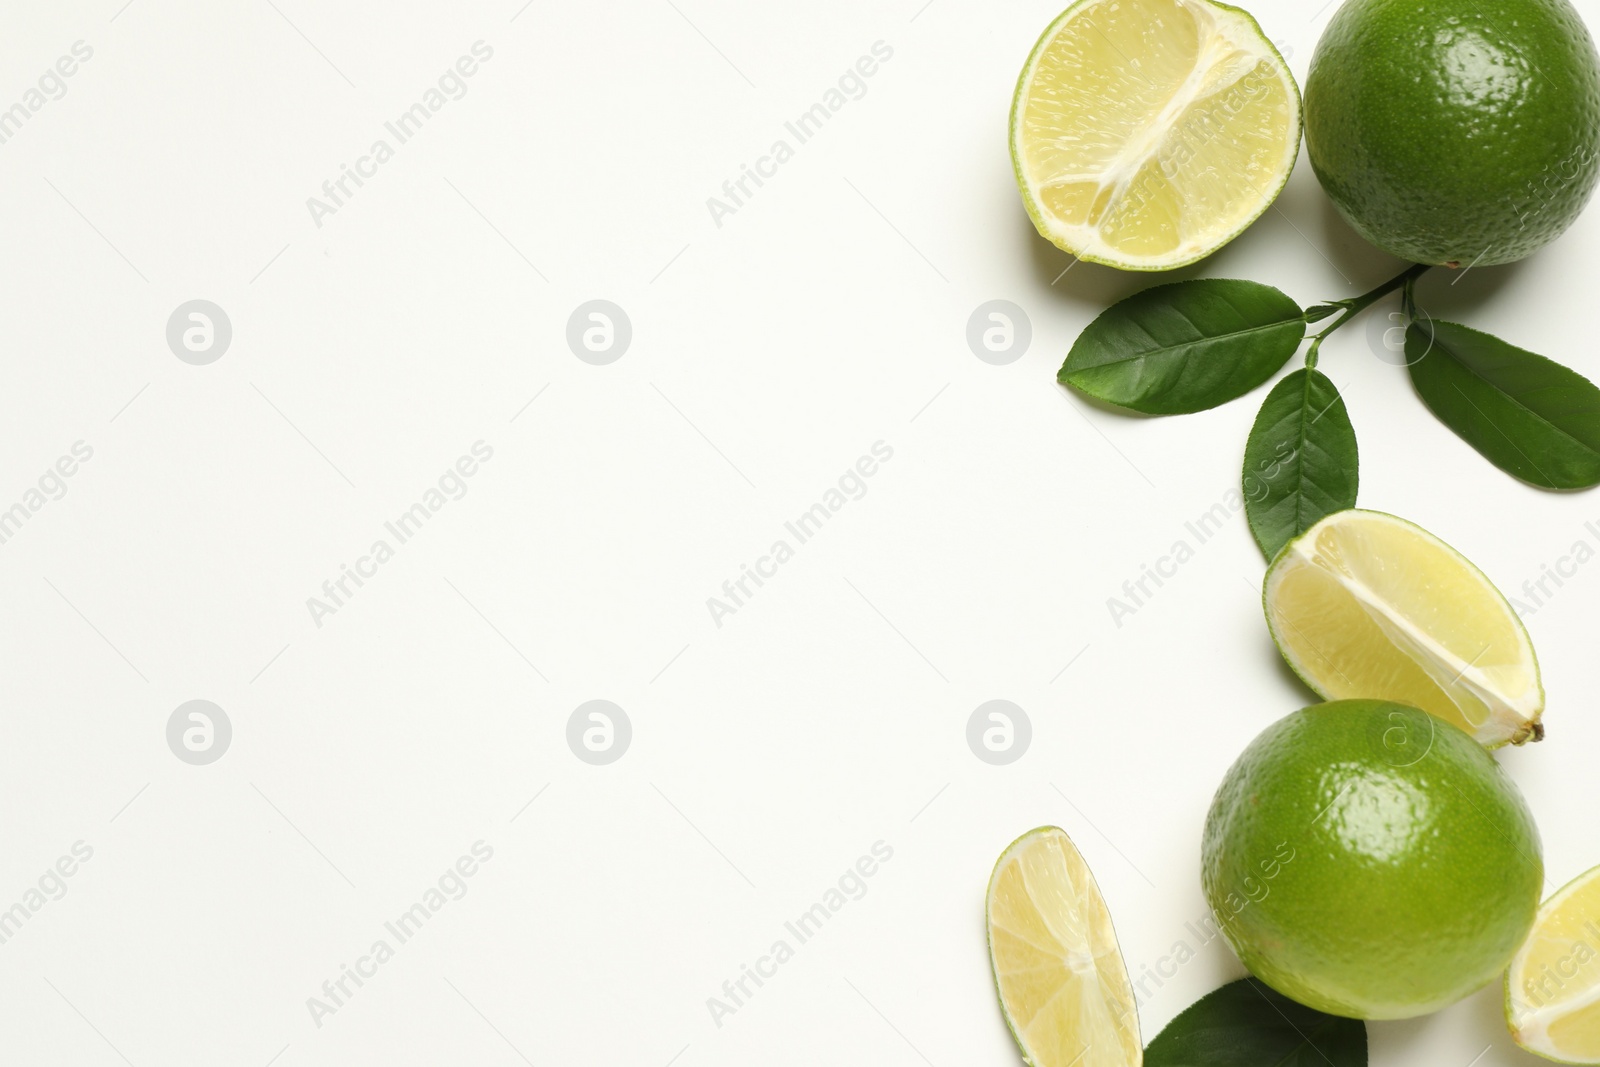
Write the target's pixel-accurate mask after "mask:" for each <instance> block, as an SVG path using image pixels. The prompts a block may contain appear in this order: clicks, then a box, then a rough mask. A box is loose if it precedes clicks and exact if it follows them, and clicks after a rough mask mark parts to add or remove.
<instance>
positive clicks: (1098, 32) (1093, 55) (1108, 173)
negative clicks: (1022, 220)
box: [1011, 0, 1300, 270]
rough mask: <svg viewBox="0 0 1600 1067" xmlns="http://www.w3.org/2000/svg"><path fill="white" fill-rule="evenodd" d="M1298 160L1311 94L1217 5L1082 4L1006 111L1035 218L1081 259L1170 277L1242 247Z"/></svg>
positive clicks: (1198, 0) (1230, 11)
mask: <svg viewBox="0 0 1600 1067" xmlns="http://www.w3.org/2000/svg"><path fill="white" fill-rule="evenodd" d="M1299 153H1300V90H1299V89H1298V88H1297V87H1296V86H1295V83H1294V78H1293V76H1292V75H1291V74H1290V73H1289V68H1288V67H1287V66H1285V65H1284V62H1283V58H1282V57H1281V56H1280V55H1278V52H1277V49H1275V48H1273V47H1272V44H1271V42H1269V41H1268V40H1267V39H1266V37H1264V36H1263V35H1262V33H1261V27H1259V26H1258V25H1256V22H1255V20H1254V19H1252V18H1251V17H1250V16H1249V15H1247V14H1246V13H1244V12H1243V11H1240V10H1239V9H1238V8H1233V7H1228V6H1227V5H1225V4H1217V3H1212V2H1211V0H1080V2H1079V3H1076V4H1074V5H1073V6H1072V7H1069V8H1068V9H1067V10H1066V11H1064V12H1062V13H1061V15H1060V16H1058V17H1057V18H1056V20H1055V21H1054V22H1052V23H1051V24H1050V27H1049V28H1048V29H1046V30H1045V31H1044V35H1043V36H1042V37H1040V38H1039V43H1038V44H1036V45H1035V46H1034V48H1033V54H1032V55H1030V56H1029V57H1028V62H1027V65H1026V66H1024V67H1023V68H1022V77H1021V78H1019V79H1018V81H1017V92H1016V96H1015V97H1014V98H1013V100H1012V104H1011V160H1012V164H1013V165H1014V166H1015V168H1016V173H1017V184H1018V185H1019V186H1021V188H1022V202H1023V204H1024V205H1025V206H1026V207H1027V210H1028V215H1029V217H1030V218H1032V219H1033V224H1034V225H1035V226H1037V227H1038V229H1039V232H1040V233H1041V234H1043V235H1044V237H1045V238H1046V239H1047V240H1049V241H1051V242H1053V243H1054V244H1055V245H1056V246H1057V247H1059V248H1062V249H1064V250H1066V251H1068V252H1071V253H1072V254H1073V255H1075V256H1077V257H1078V258H1079V259H1086V260H1089V261H1090V262H1093V263H1104V264H1107V265H1109V266H1112V267H1120V268H1122V269H1123V270H1169V269H1171V268H1173V267H1181V266H1184V265H1185V264H1188V263H1193V262H1194V261H1196V260H1198V259H1203V258H1204V257H1206V256H1209V255H1210V254H1211V253H1213V252H1215V251H1216V250H1217V249H1219V248H1221V247H1222V246H1223V245H1225V244H1227V243H1228V242H1229V241H1231V240H1233V239H1234V238H1235V237H1237V236H1238V235H1239V233H1240V232H1241V231H1243V230H1244V228H1245V227H1246V226H1249V225H1250V223H1252V222H1254V221H1255V219H1256V218H1257V216H1259V215H1260V214H1261V213H1262V212H1264V211H1266V210H1267V208H1268V207H1269V206H1271V204H1272V202H1273V201H1274V200H1276V199H1277V197H1278V193H1279V192H1281V191H1282V189H1283V186H1284V183H1285V182H1287V181H1288V180H1289V173H1290V171H1292V170H1293V169H1294V163H1295V158H1296V157H1297V156H1298V155H1299Z"/></svg>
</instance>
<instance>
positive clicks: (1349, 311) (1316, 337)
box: [1306, 263, 1433, 368]
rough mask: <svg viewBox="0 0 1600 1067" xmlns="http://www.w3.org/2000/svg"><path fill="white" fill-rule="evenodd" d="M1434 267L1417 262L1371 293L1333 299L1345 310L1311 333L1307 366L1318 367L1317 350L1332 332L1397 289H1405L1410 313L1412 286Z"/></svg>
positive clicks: (1405, 297) (1413, 305)
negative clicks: (1317, 330) (1346, 298)
mask: <svg viewBox="0 0 1600 1067" xmlns="http://www.w3.org/2000/svg"><path fill="white" fill-rule="evenodd" d="M1432 269H1433V267H1432V266H1430V265H1429V264H1426V263H1417V264H1415V265H1413V266H1411V267H1410V268H1408V269H1407V270H1406V271H1405V272H1404V273H1401V274H1397V275H1395V276H1394V277H1393V278H1390V279H1389V280H1388V281H1386V282H1384V283H1383V284H1382V285H1380V286H1378V287H1377V288H1376V289H1374V290H1372V292H1370V293H1364V294H1362V295H1361V296H1358V297H1354V298H1352V299H1350V300H1335V301H1333V303H1334V304H1335V305H1337V306H1338V307H1341V308H1343V309H1344V312H1343V313H1342V314H1341V315H1340V316H1339V317H1338V318H1336V319H1334V320H1333V321H1332V322H1331V323H1329V324H1328V325H1327V326H1325V327H1323V328H1322V330H1321V331H1320V332H1318V333H1315V334H1312V335H1311V348H1310V349H1309V350H1308V351H1307V352H1306V366H1307V367H1310V368H1314V367H1316V365H1317V350H1318V349H1320V348H1321V347H1322V342H1323V341H1324V340H1325V339H1326V338H1327V336H1328V335H1329V334H1330V333H1333V332H1334V331H1335V330H1337V329H1339V328H1340V327H1341V326H1343V325H1344V324H1345V323H1347V322H1349V321H1350V320H1351V319H1353V318H1355V317H1356V316H1357V315H1359V314H1361V313H1362V312H1363V311H1365V310H1367V308H1369V307H1371V306H1372V305H1373V304H1375V303H1377V302H1378V301H1379V300H1381V299H1383V298H1384V297H1386V296H1388V295H1389V294H1390V293H1392V292H1394V291H1395V290H1396V289H1400V288H1402V287H1403V288H1404V289H1405V294H1404V296H1403V297H1402V299H1403V300H1404V302H1405V307H1406V309H1407V312H1408V314H1409V312H1410V310H1411V309H1413V308H1415V306H1416V305H1415V304H1414V303H1413V301H1412V287H1413V286H1414V285H1415V284H1416V281H1417V279H1418V278H1420V277H1422V276H1423V275H1424V274H1426V273H1427V272H1428V271H1430V270H1432Z"/></svg>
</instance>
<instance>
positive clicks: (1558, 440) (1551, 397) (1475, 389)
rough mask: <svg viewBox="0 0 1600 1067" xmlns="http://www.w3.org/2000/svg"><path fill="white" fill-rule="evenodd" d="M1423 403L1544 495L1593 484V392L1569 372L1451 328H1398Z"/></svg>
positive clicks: (1596, 437)
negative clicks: (1402, 330) (1403, 335)
mask: <svg viewBox="0 0 1600 1067" xmlns="http://www.w3.org/2000/svg"><path fill="white" fill-rule="evenodd" d="M1406 362H1407V363H1409V364H1410V365H1411V381H1412V384H1414V385H1415V386H1416V388H1417V393H1418V395H1420V396H1421V397H1422V400H1423V403H1425V404H1427V405H1428V408H1429V409H1430V410H1431V411H1432V412H1433V413H1434V414H1435V415H1437V416H1438V417H1439V420H1440V421H1441V422H1443V423H1444V424H1445V425H1446V426H1448V427H1450V428H1451V429H1452V430H1454V431H1455V432H1456V433H1458V434H1460V435H1461V437H1462V439H1464V440H1465V441H1466V442H1467V444H1469V445H1471V446H1472V447H1473V448H1476V449H1477V450H1478V451H1479V452H1481V453H1483V455H1484V458H1486V459H1487V460H1488V461H1489V462H1490V463H1493V464H1494V465H1495V466H1496V467H1499V468H1500V469H1501V470H1503V471H1505V472H1506V473H1507V474H1510V475H1513V476H1515V477H1517V478H1521V479H1522V480H1523V481H1525V482H1531V483H1532V484H1534V485H1538V486H1542V487H1544V488H1546V489H1588V488H1589V487H1591V486H1594V485H1600V389H1596V388H1595V386H1594V383H1593V382H1591V381H1589V379H1587V378H1585V377H1583V375H1581V374H1579V373H1577V372H1576V371H1573V370H1569V369H1567V368H1566V367H1563V366H1562V365H1561V364H1559V363H1556V362H1555V361H1553V360H1549V359H1546V358H1545V357H1543V356H1540V355H1535V354H1534V353H1532V352H1528V351H1525V350H1523V349H1521V348H1517V347H1516V346H1515V345H1510V344H1507V343H1506V342H1504V341H1502V340H1500V339H1499V338H1498V337H1491V336H1490V335H1489V334H1486V333H1481V332H1479V331H1478V330H1474V329H1470V328H1469V327H1466V326H1460V325H1457V324H1456V323H1453V322H1439V321H1437V320H1429V319H1427V318H1426V317H1424V318H1422V319H1420V320H1413V321H1412V323H1411V325H1410V326H1408V327H1407V328H1406Z"/></svg>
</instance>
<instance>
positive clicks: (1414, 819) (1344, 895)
mask: <svg viewBox="0 0 1600 1067" xmlns="http://www.w3.org/2000/svg"><path fill="white" fill-rule="evenodd" d="M1201 880H1202V883H1203V885H1204V888H1205V894H1206V900H1207V901H1208V902H1209V903H1210V905H1211V909H1212V911H1213V913H1215V915H1216V918H1217V924H1218V926H1219V928H1220V929H1221V930H1222V933H1223V935H1224V936H1225V937H1226V938H1227V940H1228V943H1229V944H1230V945H1232V946H1233V949H1234V951H1235V952H1237V953H1238V954H1239V959H1240V960H1242V961H1243V962H1244V965H1245V966H1246V967H1248V968H1249V969H1250V971H1251V972H1252V973H1253V974H1255V976H1256V977H1258V978H1260V979H1261V980H1262V981H1264V982H1266V983H1267V984H1268V985H1270V986H1271V987H1272V988H1274V989H1276V990H1277V991H1278V992H1280V993H1283V994H1284V995H1285V996H1288V997H1291V998H1293V999H1294V1000H1297V1001H1299V1002H1300V1003H1302V1004H1305V1005H1307V1006H1308V1007H1312V1008H1316V1009H1318V1010H1320V1011H1324V1012H1328V1013H1330V1014H1333V1015H1346V1016H1351V1017H1354V1018H1358V1019H1403V1018H1409V1017H1411V1016H1414V1015H1422V1014H1425V1013H1427V1012H1431V1011H1436V1010H1438V1009H1439V1008H1442V1007H1444V1006H1446V1005H1447V1004H1452V1003H1454V1002H1455V1001H1457V1000H1460V999H1461V998H1462V997H1464V996H1466V995H1467V994H1468V993H1471V992H1473V991H1474V990H1476V989H1478V988H1480V987H1481V986H1483V985H1485V984H1487V983H1488V982H1490V981H1492V980H1493V979H1494V978H1495V977H1497V976H1498V975H1499V974H1500V972H1502V971H1504V970H1505V969H1506V965H1507V964H1508V963H1509V962H1510V960H1511V956H1512V954H1513V953H1514V952H1515V951H1516V950H1517V948H1518V947H1519V946H1520V945H1521V944H1522V941H1523V939H1524V938H1525V937H1526V936H1527V934H1528V930H1529V929H1530V928H1531V927H1532V925H1533V917H1534V914H1535V912H1536V911H1537V910H1538V907H1539V897H1540V892H1541V889H1542V887H1543V884H1544V861H1543V859H1542V857H1541V852H1540V847H1539V831H1538V829H1537V828H1536V827H1535V826H1534V823H1533V816H1532V815H1531V814H1530V813H1529V811H1528V807H1527V804H1526V803H1524V801H1523V799H1522V795H1521V794H1520V793H1519V792H1517V788H1516V786H1514V785H1513V784H1512V783H1511V780H1510V779H1509V778H1507V777H1506V776H1505V774H1504V773H1502V771H1501V770H1500V768H1499V766H1498V765H1497V764H1496V763H1495V762H1494V758H1493V757H1492V756H1490V755H1489V754H1488V752H1486V751H1485V750H1484V748H1483V747H1482V746H1481V745H1479V744H1478V743H1477V742H1476V741H1474V740H1473V739H1472V738H1471V737H1470V736H1468V735H1467V734H1466V733H1465V732H1463V731H1461V730H1459V729H1457V728H1456V727H1454V726H1452V725H1450V724H1449V723H1447V722H1444V721H1443V720H1441V719H1436V718H1434V717H1433V716H1431V715H1429V714H1427V713H1426V712H1423V711H1418V710H1417V709H1416V708H1412V707H1407V706H1406V705H1404V704H1393V703H1390V702H1388V701H1382V700H1341V701H1335V702H1333V703H1329V704H1318V705H1316V706H1314V707H1309V708H1306V709H1304V710H1302V711H1297V712H1295V713H1294V714H1293V715H1290V716H1288V717H1287V718H1284V719H1281V720H1279V721H1278V722H1276V723H1274V724H1273V725H1271V726H1269V727H1268V728H1267V729H1266V730H1265V731H1263V732H1262V733H1261V735H1260V736H1259V737H1257V738H1256V739H1255V740H1254V741H1252V742H1251V743H1250V746H1249V747H1248V748H1246V749H1245V750H1244V753H1243V755H1241V756H1240V757H1239V759H1238V761H1237V762H1235V763H1234V765H1233V767H1232V768H1231V769H1230V770H1229V771H1228V774H1227V777H1226V778H1224V779H1223V781H1222V786H1221V787H1220V788H1219V789H1218V790H1217V795H1216V799H1214V800H1213V801H1212V803H1211V812H1210V814H1209V815H1208V816H1207V817H1206V829H1205V840H1204V844H1203V846H1202V863H1201Z"/></svg>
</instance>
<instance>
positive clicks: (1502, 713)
mask: <svg viewBox="0 0 1600 1067" xmlns="http://www.w3.org/2000/svg"><path fill="white" fill-rule="evenodd" d="M1262 600H1263V602H1264V604H1265V607H1266V612H1267V627H1268V628H1269V629H1270V630H1271V631H1272V639H1273V640H1274V641H1276V642H1277V643H1278V650H1279V651H1280V652H1282V653H1283V658H1284V659H1285V660H1287V661H1288V663H1289V666H1290V667H1292V668H1293V669H1294V672H1295V673H1296V674H1298V675H1299V676H1300V677H1301V678H1303V679H1304V680H1305V682H1306V684H1307V685H1309V686H1310V687H1311V688H1312V689H1313V690H1315V691H1316V693H1317V695H1319V696H1321V697H1323V698H1325V699H1328V700H1338V699H1342V698H1346V697H1370V698H1374V699H1379V700H1397V701H1399V702H1401V703H1402V704H1410V705H1412V706H1413V707H1418V708H1421V709H1422V710H1424V711H1427V712H1431V713H1432V714H1434V715H1437V716H1438V717H1439V718H1441V719H1443V720H1445V721H1446V722H1448V723H1451V724H1452V725H1455V726H1458V727H1460V728H1461V729H1463V730H1465V731H1467V732H1468V733H1470V734H1471V735H1472V736H1473V737H1475V738H1477V739H1478V741H1479V742H1480V743H1482V744H1484V745H1487V746H1489V747H1490V748H1494V747H1497V746H1499V745H1503V744H1505V743H1507V742H1511V743H1513V744H1522V743H1523V742H1524V741H1527V740H1530V739H1532V740H1538V739H1539V738H1542V737H1543V736H1544V727H1543V726H1542V725H1540V722H1539V716H1540V714H1541V713H1542V712H1543V711H1544V687H1543V686H1542V685H1541V683H1540V681H1539V661H1538V660H1537V659H1536V658H1535V657H1534V653H1533V643H1532V642H1531V641H1530V640H1529V639H1528V631H1527V630H1526V629H1524V628H1523V625H1522V620H1520V619H1518V618H1517V615H1516V612H1514V611H1513V610H1512V609H1511V605H1510V604H1508V603H1507V602H1506V599H1505V597H1503V596H1501V595H1500V592H1499V590H1497V589H1496V588H1495V587H1494V585H1493V584H1492V583H1491V582H1490V581H1489V579H1488V578H1485V577H1484V576H1483V572H1481V571H1480V570H1478V568H1476V567H1474V566H1473V565H1472V564H1471V563H1469V562H1468V561H1467V560H1466V558H1465V557H1463V556H1462V555H1461V554H1460V553H1459V552H1457V551H1456V550H1455V549H1453V548H1451V547H1450V546H1449V545H1447V544H1445V543H1444V542H1443V541H1441V540H1439V539H1438V538H1437V537H1435V536H1433V535H1432V534H1430V533H1428V531H1426V530H1424V529H1422V527H1420V526H1417V525H1414V524H1413V523H1409V522H1406V521H1405V520H1404V519H1397V518H1395V517H1394V516H1393V515H1386V514H1384V513H1383V512H1380V511H1362V510H1359V509H1351V510H1349V511H1339V512H1335V513H1334V514H1332V515H1329V516H1328V517H1327V518H1325V519H1323V520H1322V521H1321V522H1318V523H1317V524H1316V525H1315V526H1312V527H1311V528H1310V529H1309V530H1307V531H1306V532H1305V533H1303V534H1301V535H1300V536H1299V537H1298V538H1296V539H1295V540H1293V541H1290V542H1289V543H1288V544H1287V545H1285V546H1284V547H1283V550H1282V551H1281V552H1279V553H1278V556H1277V558H1276V559H1274V560H1273V561H1272V566H1271V567H1270V568H1268V570H1267V579H1266V585H1265V588H1264V592H1263V596H1262Z"/></svg>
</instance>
